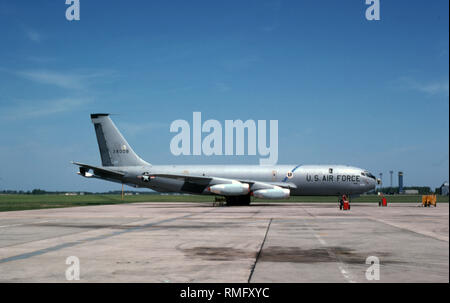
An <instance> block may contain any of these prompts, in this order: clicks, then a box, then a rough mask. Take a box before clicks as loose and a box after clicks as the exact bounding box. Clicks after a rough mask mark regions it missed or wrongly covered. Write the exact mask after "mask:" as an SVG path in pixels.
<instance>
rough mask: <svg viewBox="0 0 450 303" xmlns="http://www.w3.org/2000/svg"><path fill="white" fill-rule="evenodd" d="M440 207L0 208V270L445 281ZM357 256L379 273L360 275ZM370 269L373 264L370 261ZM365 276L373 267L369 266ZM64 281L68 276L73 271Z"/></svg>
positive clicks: (445, 213)
mask: <svg viewBox="0 0 450 303" xmlns="http://www.w3.org/2000/svg"><path fill="white" fill-rule="evenodd" d="M448 241H449V208H448V203H442V204H438V206H437V207H436V208H434V207H431V208H422V207H417V204H414V203H398V204H390V205H389V206H388V207H384V208H381V207H378V205H376V204H357V203H353V204H352V208H351V210H350V211H340V210H339V209H338V208H337V203H336V204H330V203H315V204H313V203H283V204H282V203H255V204H252V205H251V206H248V207H247V206H246V207H212V205H211V204H209V203H154V202H152V203H135V204H123V205H106V206H89V207H74V208H59V209H44V210H30V211H18V212H2V213H0V282H66V281H67V280H66V270H67V269H68V268H69V266H70V265H67V264H66V259H67V258H68V257H69V256H76V257H77V258H78V259H79V262H80V280H79V281H80V282H248V281H250V282H368V283H376V282H447V283H448V282H449V242H448ZM369 256H374V257H376V258H378V260H379V262H380V265H379V274H380V275H379V277H380V280H378V281H377V280H370V281H369V280H367V278H366V271H367V269H368V268H369V266H371V264H366V259H367V258H368V257H369ZM372 273H374V272H372ZM371 277H374V276H373V275H372V276H371ZM73 282H74V281H71V283H73Z"/></svg>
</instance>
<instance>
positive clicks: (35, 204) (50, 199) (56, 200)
mask: <svg viewBox="0 0 450 303" xmlns="http://www.w3.org/2000/svg"><path fill="white" fill-rule="evenodd" d="M421 197H422V196H420V195H401V196H386V198H387V200H388V203H398V202H417V203H419V202H420V201H421ZM379 200H380V199H379V197H377V196H374V195H368V196H361V197H358V198H355V199H353V200H352V202H372V203H378V201H379ZM448 200H449V199H448V196H438V197H437V201H438V203H443V202H444V203H448ZM213 201H214V197H213V196H195V195H192V196H190V195H137V196H135V195H133V196H125V199H124V201H122V200H121V196H120V195H84V196H64V195H0V211H14V210H27V209H41V208H57V207H74V206H88V205H106V204H120V203H135V202H213ZM254 201H255V202H269V200H262V199H256V200H254ZM270 202H318V203H320V202H333V203H334V202H337V197H323V196H315V197H309V196H304V197H290V198H289V199H287V200H270Z"/></svg>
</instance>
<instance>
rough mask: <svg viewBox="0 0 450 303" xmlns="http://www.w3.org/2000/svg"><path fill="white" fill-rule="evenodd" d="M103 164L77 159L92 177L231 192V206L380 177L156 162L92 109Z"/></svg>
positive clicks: (348, 189) (346, 187) (334, 191)
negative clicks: (136, 150)
mask: <svg viewBox="0 0 450 303" xmlns="http://www.w3.org/2000/svg"><path fill="white" fill-rule="evenodd" d="M91 120H92V122H93V124H94V128H95V133H96V135H97V142H98V147H99V150H100V157H101V160H102V166H94V165H89V164H83V163H79V162H72V163H73V164H75V165H77V166H79V171H78V174H79V175H81V176H83V177H86V178H98V179H102V180H107V181H112V182H118V183H121V184H126V185H130V186H133V187H146V188H150V189H152V190H155V191H158V192H176V193H188V194H202V195H218V196H223V197H225V200H226V202H227V205H249V204H250V201H251V196H253V197H256V198H263V199H283V198H288V197H289V196H302V195H308V196H310V195H321V196H322V195H326V196H340V195H343V194H345V195H349V196H357V195H360V194H362V193H364V192H367V191H370V190H373V189H374V188H375V186H376V185H377V183H378V184H379V183H380V180H379V179H376V178H375V176H374V175H373V174H371V173H370V172H368V171H367V170H364V169H361V168H357V167H352V166H344V165H302V164H300V165H271V166H260V165H152V164H150V163H148V162H146V161H144V160H142V159H141V158H140V157H139V156H138V155H137V154H136V153H135V152H134V151H133V149H132V148H131V146H130V145H129V144H128V142H127V141H126V140H125V138H124V137H123V136H122V134H121V133H120V132H119V130H118V129H117V127H116V126H115V124H114V123H113V121H112V120H111V118H110V117H109V114H92V115H91Z"/></svg>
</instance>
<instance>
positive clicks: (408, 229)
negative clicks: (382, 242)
mask: <svg viewBox="0 0 450 303" xmlns="http://www.w3.org/2000/svg"><path fill="white" fill-rule="evenodd" d="M369 219H370V220H373V221H376V222H380V223H383V224H386V225H389V226H392V227H395V228H398V229H402V230H407V231H409V232H412V233H415V234H419V235H422V236H426V237H430V238H433V239H435V240H439V241H442V242H449V241H448V240H449V239H448V237H445V236H441V235H437V234H435V233H431V232H426V231H419V230H414V229H410V228H407V227H405V226H402V225H400V224H395V223H392V222H388V221H386V220H383V219H377V218H370V217H369Z"/></svg>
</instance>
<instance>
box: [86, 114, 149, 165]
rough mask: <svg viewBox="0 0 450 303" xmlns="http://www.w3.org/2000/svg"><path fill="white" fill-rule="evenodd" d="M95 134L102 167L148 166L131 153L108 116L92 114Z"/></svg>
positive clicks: (129, 147) (131, 150) (125, 141)
mask: <svg viewBox="0 0 450 303" xmlns="http://www.w3.org/2000/svg"><path fill="white" fill-rule="evenodd" d="M91 119H92V123H94V128H95V134H96V135H97V142H98V148H99V150H100V157H101V158H102V165H103V166H140V165H149V163H147V162H145V161H144V160H142V159H141V158H140V157H139V156H138V155H136V153H135V152H134V151H133V149H132V148H131V146H130V145H129V144H128V142H127V140H125V138H124V137H123V136H122V134H121V133H120V132H119V130H118V129H117V127H116V126H115V125H114V123H113V121H112V120H111V118H110V117H109V114H92V115H91Z"/></svg>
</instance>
